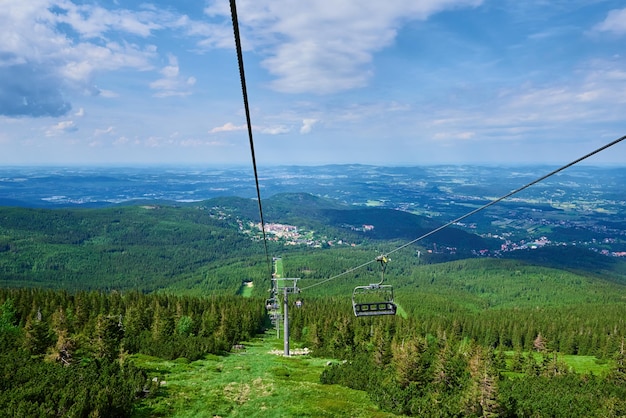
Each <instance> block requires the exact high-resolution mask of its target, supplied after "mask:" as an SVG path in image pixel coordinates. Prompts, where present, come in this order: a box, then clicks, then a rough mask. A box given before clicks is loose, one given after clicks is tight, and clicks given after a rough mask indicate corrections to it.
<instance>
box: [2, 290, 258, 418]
mask: <svg viewBox="0 0 626 418" xmlns="http://www.w3.org/2000/svg"><path fill="white" fill-rule="evenodd" d="M266 321H267V318H266V314H265V311H264V307H263V302H262V300H260V299H254V298H252V299H244V298H238V297H234V296H215V297H210V298H197V297H184V296H172V295H166V294H150V295H146V294H142V293H138V292H129V293H119V292H112V293H102V292H78V293H70V292H66V291H52V290H42V289H0V357H1V359H0V375H1V376H3V379H0V380H1V383H0V389H1V390H0V415H2V416H14V417H20V416H22V417H31V416H50V417H53V416H76V417H87V416H89V417H93V416H119V417H123V416H129V415H130V414H131V413H132V408H133V402H134V401H135V400H136V399H137V398H140V397H144V396H153V395H154V393H155V390H156V389H157V385H158V384H155V382H152V381H151V380H149V379H148V376H147V375H146V372H145V371H143V370H141V369H139V368H137V367H135V366H134V364H133V362H132V359H130V358H129V356H131V355H132V354H136V353H142V354H146V355H151V356H156V357H159V358H163V359H176V358H181V357H184V358H187V359H189V360H196V359H199V358H201V357H203V356H204V355H206V354H209V353H214V354H220V353H224V352H226V351H229V350H230V349H231V347H232V346H233V345H234V344H236V343H237V342H239V341H243V340H249V339H250V338H251V337H253V336H254V335H256V334H258V333H260V332H262V331H263V330H264V327H265V326H266V325H267V324H266Z"/></svg>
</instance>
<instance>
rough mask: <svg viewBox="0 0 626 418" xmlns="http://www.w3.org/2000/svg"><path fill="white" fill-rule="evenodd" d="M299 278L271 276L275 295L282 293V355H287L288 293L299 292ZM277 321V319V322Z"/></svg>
mask: <svg viewBox="0 0 626 418" xmlns="http://www.w3.org/2000/svg"><path fill="white" fill-rule="evenodd" d="M298 280H300V278H286V279H282V278H280V279H279V278H275V277H274V278H272V289H274V290H275V293H276V294H277V295H281V294H282V295H283V346H284V355H285V356H289V295H290V294H292V293H300V288H298ZM278 323H279V321H277V324H278Z"/></svg>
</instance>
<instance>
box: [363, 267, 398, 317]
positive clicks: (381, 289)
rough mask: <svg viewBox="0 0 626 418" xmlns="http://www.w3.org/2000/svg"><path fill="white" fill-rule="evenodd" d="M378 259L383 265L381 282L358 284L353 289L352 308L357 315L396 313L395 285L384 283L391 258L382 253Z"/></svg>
mask: <svg viewBox="0 0 626 418" xmlns="http://www.w3.org/2000/svg"><path fill="white" fill-rule="evenodd" d="M376 261H379V262H380V265H381V280H380V282H379V283H374V284H370V285H367V286H357V287H355V288H354V290H353V291H352V309H353V310H354V315H355V316H357V317H360V316H379V315H395V314H396V310H397V306H396V304H395V303H394V301H393V286H391V285H385V284H382V283H383V282H384V281H385V267H386V265H387V262H388V261H389V260H388V259H387V257H385V256H383V255H381V256H379V257H377V258H376Z"/></svg>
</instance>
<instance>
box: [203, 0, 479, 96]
mask: <svg viewBox="0 0 626 418" xmlns="http://www.w3.org/2000/svg"><path fill="white" fill-rule="evenodd" d="M479 4H481V0H423V1H415V0H397V1H390V2H389V1H387V2H379V1H371V2H363V1H361V0H343V1H341V2H337V1H335V0H311V1H306V2H298V1H291V0H266V1H259V0H243V1H240V2H239V4H238V7H237V9H238V18H239V23H240V28H241V32H242V37H243V40H242V44H244V46H252V47H254V49H255V50H257V51H258V52H259V53H261V54H262V56H263V57H264V59H263V61H262V65H263V66H264V67H265V68H266V69H267V71H268V72H269V73H270V74H272V75H273V76H274V77H275V79H274V81H273V82H272V87H273V88H274V89H275V90H277V91H281V92H289V93H316V94H326V93H334V92H337V91H342V90H349V89H353V88H357V87H362V86H364V85H366V84H367V82H368V80H369V78H370V77H371V74H372V72H371V71H372V69H371V68H370V66H369V64H370V63H371V61H372V57H373V54H374V53H375V52H377V51H379V50H381V49H382V48H384V47H386V46H388V45H390V44H391V43H392V42H393V41H394V39H395V37H396V34H397V31H398V29H400V28H401V27H402V25H403V24H404V23H405V22H407V21H409V20H425V19H427V18H428V17H429V16H431V15H433V14H435V13H437V12H440V11H443V10H448V9H451V8H458V7H472V6H477V5H479ZM205 13H206V14H207V15H209V16H212V17H214V16H223V17H224V18H225V19H226V18H229V17H230V10H229V8H228V5H227V2H222V1H220V2H218V1H215V0H214V1H212V2H211V4H210V6H209V7H207V8H206V9H205ZM218 42H219V40H217V39H216V40H215V41H214V42H213V43H215V44H217V43H218ZM208 43H211V42H208Z"/></svg>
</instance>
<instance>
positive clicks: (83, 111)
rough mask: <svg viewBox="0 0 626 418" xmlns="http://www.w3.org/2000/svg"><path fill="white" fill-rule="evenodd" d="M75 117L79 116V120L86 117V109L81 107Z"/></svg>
mask: <svg viewBox="0 0 626 418" xmlns="http://www.w3.org/2000/svg"><path fill="white" fill-rule="evenodd" d="M74 116H77V117H79V118H80V117H83V116H85V109H83V108H82V107H81V108H80V109H78V110H77V111H76V113H74Z"/></svg>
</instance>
